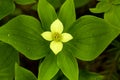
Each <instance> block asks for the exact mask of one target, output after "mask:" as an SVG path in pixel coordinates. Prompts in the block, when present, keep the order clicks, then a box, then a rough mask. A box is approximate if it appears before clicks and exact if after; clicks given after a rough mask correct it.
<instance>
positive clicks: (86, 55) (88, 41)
mask: <svg viewBox="0 0 120 80" xmlns="http://www.w3.org/2000/svg"><path fill="white" fill-rule="evenodd" d="M69 33H70V34H71V35H72V36H73V39H72V40H71V41H70V42H69V44H68V46H69V48H70V49H71V50H72V51H73V55H75V56H76V57H77V58H79V59H81V60H86V61H90V60H93V59H95V58H96V57H98V56H99V55H100V54H101V53H102V52H103V51H104V50H105V48H106V47H107V46H108V45H109V44H110V43H111V42H112V40H114V39H115V38H116V37H117V36H118V34H119V32H118V31H117V30H115V29H114V28H113V27H111V26H110V25H108V24H107V23H106V22H105V21H104V20H103V19H101V18H97V17H94V16H83V17H81V18H80V19H78V20H77V21H76V22H75V23H74V24H73V26H72V27H71V28H70V29H69Z"/></svg>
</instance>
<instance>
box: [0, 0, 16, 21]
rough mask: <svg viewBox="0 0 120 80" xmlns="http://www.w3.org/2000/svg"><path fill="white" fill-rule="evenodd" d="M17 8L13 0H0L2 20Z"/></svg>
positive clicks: (0, 16)
mask: <svg viewBox="0 0 120 80" xmlns="http://www.w3.org/2000/svg"><path fill="white" fill-rule="evenodd" d="M14 10H15V5H14V3H13V0H0V20H1V19H2V18H4V17H5V16H7V15H8V14H10V13H12V12H13V11H14Z"/></svg>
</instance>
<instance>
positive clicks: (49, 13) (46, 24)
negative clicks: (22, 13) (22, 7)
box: [38, 0, 57, 31]
mask: <svg viewBox="0 0 120 80" xmlns="http://www.w3.org/2000/svg"><path fill="white" fill-rule="evenodd" d="M38 15H39V17H40V20H41V22H42V27H43V29H44V30H45V31H46V30H50V25H51V24H52V22H53V21H54V20H55V19H57V14H56V12H55V9H54V8H53V6H52V5H51V4H49V3H48V1H47V0H39V2H38Z"/></svg>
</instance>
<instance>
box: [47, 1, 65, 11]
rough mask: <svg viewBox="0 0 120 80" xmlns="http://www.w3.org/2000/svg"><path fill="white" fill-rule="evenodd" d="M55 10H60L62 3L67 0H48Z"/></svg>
mask: <svg viewBox="0 0 120 80" xmlns="http://www.w3.org/2000/svg"><path fill="white" fill-rule="evenodd" d="M47 1H48V2H49V3H50V4H51V5H52V6H54V8H55V9H57V8H59V7H60V6H61V5H62V2H64V1H65V0H47Z"/></svg>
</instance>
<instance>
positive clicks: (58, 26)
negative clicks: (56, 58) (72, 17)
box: [41, 19, 73, 55]
mask: <svg viewBox="0 0 120 80" xmlns="http://www.w3.org/2000/svg"><path fill="white" fill-rule="evenodd" d="M50 30H51V32H50V31H45V32H43V33H42V34H41V36H42V37H43V38H44V39H45V40H47V41H52V42H51V43H50V49H51V50H52V51H53V53H54V54H55V55H57V54H58V53H59V52H60V51H61V50H62V48H63V43H62V42H68V41H70V40H71V39H73V37H72V35H71V34H69V33H62V32H63V24H62V22H61V21H60V20H59V19H56V20H55V21H54V22H53V23H52V24H51V26H50Z"/></svg>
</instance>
